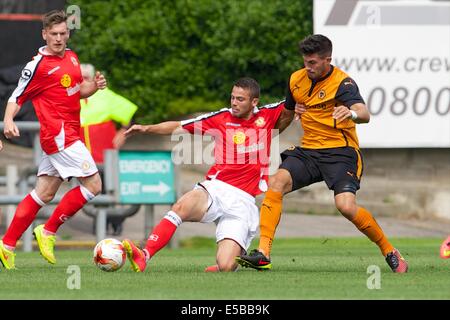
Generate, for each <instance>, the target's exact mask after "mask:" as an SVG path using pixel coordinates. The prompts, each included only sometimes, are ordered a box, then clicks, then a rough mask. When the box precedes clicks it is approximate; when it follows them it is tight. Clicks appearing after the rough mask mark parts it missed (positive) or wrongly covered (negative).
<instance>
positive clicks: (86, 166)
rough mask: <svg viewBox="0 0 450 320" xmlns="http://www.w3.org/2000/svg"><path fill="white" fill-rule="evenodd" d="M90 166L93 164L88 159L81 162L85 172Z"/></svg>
mask: <svg viewBox="0 0 450 320" xmlns="http://www.w3.org/2000/svg"><path fill="white" fill-rule="evenodd" d="M90 167H91V165H90V164H89V162H88V161H83V163H82V164H81V170H83V172H87V171H88V170H89V168H90Z"/></svg>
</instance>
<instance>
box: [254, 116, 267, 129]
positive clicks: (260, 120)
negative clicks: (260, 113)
mask: <svg viewBox="0 0 450 320" xmlns="http://www.w3.org/2000/svg"><path fill="white" fill-rule="evenodd" d="M255 124H256V126H257V127H263V126H264V125H265V124H266V120H265V119H264V118H263V117H259V118H258V119H256V120H255Z"/></svg>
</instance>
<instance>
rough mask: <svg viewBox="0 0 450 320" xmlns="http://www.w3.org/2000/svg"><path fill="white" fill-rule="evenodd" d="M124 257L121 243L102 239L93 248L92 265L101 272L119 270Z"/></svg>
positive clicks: (123, 262)
mask: <svg viewBox="0 0 450 320" xmlns="http://www.w3.org/2000/svg"><path fill="white" fill-rule="evenodd" d="M126 257H127V256H126V253H125V249H124V247H123V245H122V242H120V241H119V240H116V239H103V240H102V241H100V242H99V243H97V245H96V246H95V248H94V263H95V265H96V266H97V267H99V268H100V270H103V271H107V272H111V271H117V270H119V269H120V268H122V266H123V265H124V264H125V259H126Z"/></svg>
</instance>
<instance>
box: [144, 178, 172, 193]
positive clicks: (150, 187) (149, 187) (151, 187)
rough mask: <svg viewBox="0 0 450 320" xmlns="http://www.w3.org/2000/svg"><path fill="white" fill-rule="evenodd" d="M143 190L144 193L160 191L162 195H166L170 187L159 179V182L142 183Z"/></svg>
mask: <svg viewBox="0 0 450 320" xmlns="http://www.w3.org/2000/svg"><path fill="white" fill-rule="evenodd" d="M141 190H142V192H143V193H154V192H159V195H160V196H163V195H165V194H166V193H167V192H169V191H170V187H169V186H168V185H167V184H165V183H164V182H162V181H159V184H156V185H155V184H144V185H142V189H141Z"/></svg>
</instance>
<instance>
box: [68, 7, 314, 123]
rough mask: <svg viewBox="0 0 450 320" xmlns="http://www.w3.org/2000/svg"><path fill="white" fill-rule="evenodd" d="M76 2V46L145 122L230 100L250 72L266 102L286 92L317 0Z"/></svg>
mask: <svg viewBox="0 0 450 320" xmlns="http://www.w3.org/2000/svg"><path fill="white" fill-rule="evenodd" d="M71 2H72V3H73V4H77V5H78V6H80V9H81V29H80V30H76V31H75V33H74V34H73V36H72V39H71V42H70V44H69V46H70V47H72V48H73V49H75V51H76V52H77V53H78V55H79V57H80V59H81V60H82V61H83V62H91V63H92V64H94V65H95V66H96V67H97V68H98V69H100V70H103V71H104V72H105V74H106V75H107V77H108V80H109V84H110V87H111V88H112V89H113V90H115V91H116V92H118V93H120V94H122V95H124V96H125V97H127V98H129V99H131V100H132V101H134V102H135V103H136V104H138V105H139V107H140V108H139V111H138V113H137V119H138V121H148V122H154V121H160V120H164V119H169V118H172V117H176V116H179V115H182V114H185V113H191V112H196V111H207V110H216V109H218V108H221V107H224V106H227V105H228V103H229V102H228V101H229V94H230V90H231V85H232V83H233V81H234V80H236V79H238V78H240V77H243V76H250V77H253V78H255V79H256V80H258V82H259V83H260V85H261V88H262V93H263V96H262V103H266V102H272V101H275V100H279V99H282V98H284V93H285V86H286V81H287V78H288V76H289V74H290V73H291V72H292V71H294V70H296V69H298V68H299V67H300V65H301V61H300V57H299V54H298V42H299V40H301V39H302V38H304V37H305V36H306V35H308V34H310V33H311V32H312V1H311V0H296V1H292V0H270V1H267V0H249V1H238V0H220V1H219V0H195V1H194V0H165V1H162V0H148V1H140V0H128V1H124V0H109V1H90V0H89V1H88V0H74V1H71Z"/></svg>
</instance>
